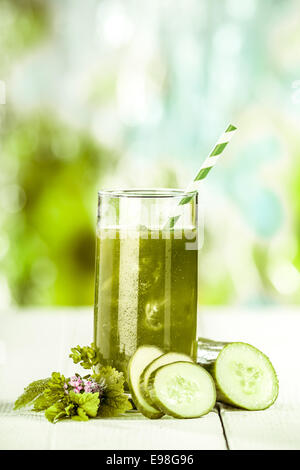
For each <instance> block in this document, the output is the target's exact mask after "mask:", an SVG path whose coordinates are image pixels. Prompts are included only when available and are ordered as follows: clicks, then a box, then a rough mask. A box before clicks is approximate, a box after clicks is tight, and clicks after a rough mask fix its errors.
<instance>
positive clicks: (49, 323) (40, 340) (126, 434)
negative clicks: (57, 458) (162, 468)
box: [0, 308, 300, 450]
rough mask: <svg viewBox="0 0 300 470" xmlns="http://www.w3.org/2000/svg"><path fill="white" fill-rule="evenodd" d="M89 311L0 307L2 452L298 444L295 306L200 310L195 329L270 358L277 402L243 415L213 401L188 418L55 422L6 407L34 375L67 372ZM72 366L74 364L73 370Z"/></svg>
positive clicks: (299, 326)
mask: <svg viewBox="0 0 300 470" xmlns="http://www.w3.org/2000/svg"><path fill="white" fill-rule="evenodd" d="M92 324H93V319H92V309H91V308H84V309H74V308H61V309H42V310H41V309H34V310H32V309H31V310H19V311H18V310H15V311H9V312H7V311H0V449H1V450H4V449H106V450H110V449H113V450H124V449H137V450H139V449H149V450H153V449H157V450H158V449H168V450H171V449H181V450H186V449H199V450H202V449H224V450H226V449H300V366H299V334H300V309H296V308H295V309H291V308H280V309H279V308H277V309H276V308H272V309H263V310H257V309H256V310H250V311H249V310H248V311H247V310H241V309H223V308H220V309H208V308H206V309H203V311H202V312H200V316H199V334H201V336H206V337H208V338H213V339H220V340H225V341H226V340H235V341H237V340H239V341H246V342H249V343H251V344H253V345H255V346H257V347H258V348H260V349H262V350H263V351H264V352H265V353H266V354H267V355H268V356H269V357H270V358H271V360H272V362H273V364H274V366H275V368H276V370H277V373H278V376H279V382H280V393H279V398H278V400H277V402H276V404H275V405H274V406H273V407H271V408H270V409H269V410H266V411H259V412H247V411H242V410H233V409H230V408H228V407H226V406H223V405H218V407H217V408H216V410H214V411H213V412H211V413H209V414H208V415H206V416H204V417H202V418H200V419H193V420H175V419H172V418H168V417H165V418H163V419H161V420H157V421H151V420H148V419H145V418H144V417H143V416H141V415H140V414H138V413H128V414H127V415H126V416H124V417H119V418H113V419H109V418H107V419H97V420H90V421H89V422H87V423H85V422H84V423H82V422H74V421H68V420H66V421H61V422H59V423H57V424H55V425H52V424H50V423H48V422H47V421H46V419H45V418H44V417H43V415H42V414H37V413H30V412H24V411H21V412H14V411H12V406H13V402H14V400H15V399H16V397H17V396H18V395H19V394H20V393H21V392H22V391H23V388H24V386H26V385H27V384H28V383H29V382H31V381H32V380H35V379H37V378H42V377H48V376H49V374H50V373H51V372H52V371H61V372H64V373H65V375H70V374H72V373H73V372H74V371H75V366H74V365H73V364H72V361H71V360H70V359H68V354H69V349H70V347H71V346H74V345H77V344H81V345H85V344H89V343H90V342H91V340H92ZM77 370H78V368H77Z"/></svg>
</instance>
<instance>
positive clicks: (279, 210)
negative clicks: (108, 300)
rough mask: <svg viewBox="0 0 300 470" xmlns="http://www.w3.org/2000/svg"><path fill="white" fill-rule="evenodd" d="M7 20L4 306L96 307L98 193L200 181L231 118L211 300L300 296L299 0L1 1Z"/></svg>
mask: <svg viewBox="0 0 300 470" xmlns="http://www.w3.org/2000/svg"><path fill="white" fill-rule="evenodd" d="M0 31H1V36H0V80H1V82H0V84H1V87H0V91H1V93H2V104H1V105H0V119H1V121H0V125H1V139H0V145H1V150H0V152H1V153H0V304H1V308H6V307H9V306H10V305H22V306H23V305H86V304H92V303H93V290H94V237H95V221H96V205H97V190H98V189H100V188H109V187H113V188H116V187H130V186H134V187H138V186H140V187H143V186H144V187H145V186H147V187H148V186H159V187H185V186H186V185H187V183H188V182H189V181H190V180H191V178H192V177H193V176H194V175H195V173H196V172H197V170H198V169H199V167H200V165H201V163H202V161H203V160H204V159H205V157H206V155H207V153H208V152H209V150H210V149H211V147H212V145H213V144H214V142H215V140H216V139H217V138H218V136H219V134H221V133H222V131H223V130H224V129H225V128H226V126H227V125H228V124H229V123H230V122H232V123H233V124H235V125H237V126H238V129H239V131H238V134H237V135H236V136H235V138H234V140H233V141H232V142H231V143H230V145H229V147H228V150H227V151H226V154H225V155H224V158H223V159H222V161H221V162H219V163H218V165H217V167H216V168H215V169H214V170H213V173H211V175H210V177H209V178H208V179H207V180H205V182H204V183H203V190H202V192H201V203H202V207H204V208H205V227H206V228H205V240H204V246H203V248H202V250H201V254H200V302H201V303H203V304H222V305H225V304H230V305H233V304H239V305H242V304H243V305H262V304H282V303H289V304H292V303H299V302H300V272H299V270H300V198H299V187H300V132H299V129H300V63H299V60H297V58H298V55H299V50H300V28H299V1H298V0H264V1H263V2H262V1H261V2H258V0H243V1H241V0H224V1H220V0H177V1H174V0H172V1H171V0H151V1H147V0H127V1H126V2H125V1H121V0H85V1H84V2H83V1H80V0H64V1H61V0H48V1H45V0H16V1H12V0H0ZM4 87H5V92H6V93H5V95H6V100H5V104H4V98H3V96H4Z"/></svg>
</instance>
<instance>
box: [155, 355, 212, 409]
mask: <svg viewBox="0 0 300 470" xmlns="http://www.w3.org/2000/svg"><path fill="white" fill-rule="evenodd" d="M148 390H149V394H150V397H151V400H153V402H154V403H155V405H156V406H157V407H158V408H159V409H160V410H161V411H162V412H164V413H165V414H168V415H170V416H173V417H174V418H199V417H200V416H202V415H204V414H206V413H208V412H209V411H211V410H212V408H213V407H214V405H215V403H216V388H215V384H214V381H213V378H212V377H211V375H210V374H209V373H208V372H207V371H206V370H205V369H204V368H203V367H201V366H198V365H197V364H193V363H191V362H182V361H181V362H173V363H172V364H168V365H165V366H161V367H159V368H158V369H156V370H155V371H154V372H152V374H151V375H150V378H149V381H148Z"/></svg>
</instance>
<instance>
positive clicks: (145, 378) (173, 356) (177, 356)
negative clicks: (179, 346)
mask: <svg viewBox="0 0 300 470" xmlns="http://www.w3.org/2000/svg"><path fill="white" fill-rule="evenodd" d="M178 361H184V362H193V360H192V359H191V358H190V357H189V356H187V355H186V354H182V353H177V352H168V353H166V354H162V355H161V356H159V357H158V358H157V359H154V361H152V362H150V364H149V365H148V366H147V367H146V369H145V370H144V372H143V373H142V375H141V379H140V386H141V391H142V393H143V395H144V398H145V400H146V401H148V403H149V404H150V405H152V406H154V408H156V405H155V402H154V401H153V400H152V399H151V397H150V394H149V391H148V384H149V378H150V375H151V374H152V372H154V371H155V370H156V369H158V368H159V367H161V366H165V365H167V364H172V362H178Z"/></svg>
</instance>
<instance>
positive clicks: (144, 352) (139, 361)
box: [128, 346, 163, 419]
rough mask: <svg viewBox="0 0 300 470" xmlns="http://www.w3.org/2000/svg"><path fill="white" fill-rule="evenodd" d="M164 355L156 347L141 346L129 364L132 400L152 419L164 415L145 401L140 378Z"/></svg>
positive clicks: (129, 383)
mask: <svg viewBox="0 0 300 470" xmlns="http://www.w3.org/2000/svg"><path fill="white" fill-rule="evenodd" d="M162 354H163V351H162V350H161V349H160V348H157V347H156V346H141V347H139V348H138V349H137V350H136V352H135V353H134V354H133V356H132V357H131V359H130V361H129V364H128V385H129V390H130V392H131V396H132V400H133V402H134V404H135V406H136V407H137V409H138V410H139V411H140V412H141V413H142V414H143V415H144V416H146V417H147V418H150V419H158V418H161V417H162V416H163V413H162V412H161V411H160V410H157V409H156V408H154V407H153V406H151V405H150V404H149V403H148V402H147V401H146V400H145V398H144V396H143V394H142V391H141V388H140V378H141V374H142V372H143V371H144V369H145V367H147V365H148V364H149V363H150V362H152V361H153V360H154V359H156V358H157V357H159V356H161V355H162Z"/></svg>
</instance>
